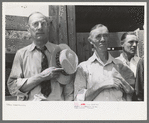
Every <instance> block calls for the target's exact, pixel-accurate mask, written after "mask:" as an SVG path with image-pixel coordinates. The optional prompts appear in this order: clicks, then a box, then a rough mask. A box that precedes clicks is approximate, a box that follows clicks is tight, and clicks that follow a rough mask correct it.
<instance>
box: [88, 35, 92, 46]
mask: <svg viewBox="0 0 149 123" xmlns="http://www.w3.org/2000/svg"><path fill="white" fill-rule="evenodd" d="M88 41H89V42H90V44H91V45H93V42H92V39H91V37H88Z"/></svg>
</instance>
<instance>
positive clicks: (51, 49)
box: [29, 41, 53, 52]
mask: <svg viewBox="0 0 149 123" xmlns="http://www.w3.org/2000/svg"><path fill="white" fill-rule="evenodd" d="M45 46H46V48H47V50H48V51H49V52H52V51H53V46H52V43H50V42H49V41H48V42H47V43H46V44H45ZM35 47H36V45H35V43H34V42H33V43H32V44H31V46H30V48H29V51H33V50H34V49H35Z"/></svg>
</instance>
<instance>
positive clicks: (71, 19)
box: [67, 6, 77, 52]
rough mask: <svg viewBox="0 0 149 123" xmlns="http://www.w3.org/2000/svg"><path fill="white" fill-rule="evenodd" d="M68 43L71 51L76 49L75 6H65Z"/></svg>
mask: <svg viewBox="0 0 149 123" xmlns="http://www.w3.org/2000/svg"><path fill="white" fill-rule="evenodd" d="M67 14H68V16H67V19H68V44H69V46H70V47H71V49H72V50H73V51H75V52H76V51H77V47H76V45H77V43H76V18H75V6H67Z"/></svg>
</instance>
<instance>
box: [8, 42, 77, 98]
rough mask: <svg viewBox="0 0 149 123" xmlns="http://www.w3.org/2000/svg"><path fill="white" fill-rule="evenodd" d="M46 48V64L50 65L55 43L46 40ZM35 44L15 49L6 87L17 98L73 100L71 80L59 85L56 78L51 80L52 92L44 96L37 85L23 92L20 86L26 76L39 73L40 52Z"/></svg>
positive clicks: (25, 79) (26, 78) (25, 80)
mask: <svg viewBox="0 0 149 123" xmlns="http://www.w3.org/2000/svg"><path fill="white" fill-rule="evenodd" d="M45 46H46V47H47V50H46V51H45V54H46V56H47V59H48V65H49V67H52V66H51V56H52V53H53V51H54V49H55V47H56V45H55V44H52V43H50V42H47V43H46V45H45ZM35 47H36V46H35V44H34V43H32V44H31V45H29V46H27V47H24V48H22V49H20V50H18V51H17V53H16V55H15V58H14V62H13V66H12V71H11V73H10V76H9V79H8V82H7V84H8V88H9V91H10V93H11V95H13V96H17V97H18V100H29V101H38V100H39V101H40V100H42V99H46V100H48V101H63V100H73V88H74V87H73V81H72V82H70V83H69V84H67V85H61V84H60V83H59V82H58V81H57V80H56V79H53V80H49V81H51V88H52V92H51V93H50V95H49V96H48V97H47V98H45V97H44V96H43V94H42V93H41V86H40V85H38V86H36V87H35V88H33V89H32V90H31V91H30V92H26V93H23V92H21V91H20V88H21V87H22V86H23V84H24V83H25V82H27V80H28V78H30V77H32V76H34V75H36V74H39V73H40V72H41V69H42V68H41V62H42V55H43V54H42V53H41V52H40V51H38V50H37V49H36V48H35Z"/></svg>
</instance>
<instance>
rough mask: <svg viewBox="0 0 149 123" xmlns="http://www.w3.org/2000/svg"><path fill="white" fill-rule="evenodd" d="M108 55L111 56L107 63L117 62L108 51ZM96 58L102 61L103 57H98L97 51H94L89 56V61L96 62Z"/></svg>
mask: <svg viewBox="0 0 149 123" xmlns="http://www.w3.org/2000/svg"><path fill="white" fill-rule="evenodd" d="M108 55H109V58H108V61H107V63H106V64H109V63H111V62H113V63H114V64H117V61H116V60H115V58H113V57H112V56H111V54H110V53H108ZM95 60H97V61H99V62H102V61H101V59H100V58H98V57H97V55H96V53H95V52H94V54H93V55H92V56H91V57H90V58H89V61H90V62H94V61H95Z"/></svg>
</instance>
